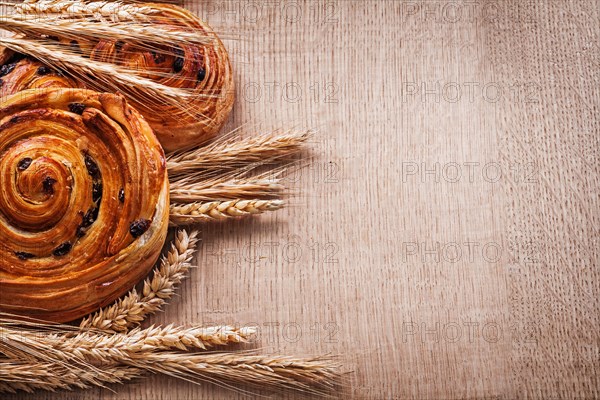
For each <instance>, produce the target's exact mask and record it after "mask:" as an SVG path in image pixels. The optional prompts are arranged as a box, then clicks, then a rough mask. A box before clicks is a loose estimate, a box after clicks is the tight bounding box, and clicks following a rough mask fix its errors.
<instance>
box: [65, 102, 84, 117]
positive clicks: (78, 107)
mask: <svg viewBox="0 0 600 400" xmlns="http://www.w3.org/2000/svg"><path fill="white" fill-rule="evenodd" d="M85 107H86V106H85V104H82V103H71V104H69V111H71V112H72V113H75V114H79V115H81V114H83V110H85Z"/></svg>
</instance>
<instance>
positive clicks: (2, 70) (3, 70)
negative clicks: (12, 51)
mask: <svg viewBox="0 0 600 400" xmlns="http://www.w3.org/2000/svg"><path fill="white" fill-rule="evenodd" d="M16 66H17V63H12V64H5V65H3V66H2V67H0V76H4V75H8V74H10V73H11V72H12V71H13V69H15V67H16Z"/></svg>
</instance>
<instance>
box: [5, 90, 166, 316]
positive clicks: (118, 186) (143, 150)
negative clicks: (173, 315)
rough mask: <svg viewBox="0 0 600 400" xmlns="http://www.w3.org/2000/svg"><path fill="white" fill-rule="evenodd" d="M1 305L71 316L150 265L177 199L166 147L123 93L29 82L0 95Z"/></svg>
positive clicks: (119, 291) (102, 301)
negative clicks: (172, 193)
mask: <svg viewBox="0 0 600 400" xmlns="http://www.w3.org/2000/svg"><path fill="white" fill-rule="evenodd" d="M0 192H1V193H0V310H2V311H6V312H11V313H17V314H23V315H27V316H30V317H36V318H40V319H44V320H50V321H58V322H65V321H70V320H73V319H76V318H79V317H81V316H83V315H85V314H87V313H89V312H91V311H94V310H96V309H97V308H99V307H102V306H105V305H107V304H109V303H111V302H112V301H114V300H115V299H116V298H118V297H119V296H121V295H123V294H124V293H125V292H127V291H128V290H130V289H131V288H132V287H133V286H134V285H135V284H136V283H137V282H138V281H139V280H140V279H141V278H143V277H144V276H145V275H146V274H147V273H148V272H149V270H150V268H151V267H152V265H153V264H154V263H155V261H156V259H157V258H158V256H159V254H160V251H161V248H162V246H163V243H164V240H165V237H166V233H167V227H168V218H169V214H168V210H169V206H168V204H169V183H168V178H167V173H166V166H165V156H164V152H163V149H162V148H161V146H160V144H159V142H158V141H157V139H156V137H155V136H154V134H153V133H152V129H151V128H150V126H149V125H148V124H147V123H146V121H145V120H144V118H142V117H141V116H140V114H139V113H138V112H137V111H136V110H135V109H134V108H132V107H131V106H129V105H128V104H127V102H126V101H125V100H124V99H123V98H122V97H121V96H118V95H114V94H106V93H105V94H101V93H96V92H93V91H89V90H84V89H60V88H59V89H34V90H26V91H23V92H20V93H17V94H15V95H12V96H10V97H8V98H5V99H2V100H1V101H0Z"/></svg>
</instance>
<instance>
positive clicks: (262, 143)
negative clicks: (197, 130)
mask: <svg viewBox="0 0 600 400" xmlns="http://www.w3.org/2000/svg"><path fill="white" fill-rule="evenodd" d="M311 135H312V133H311V132H310V131H296V132H293V131H292V132H286V133H282V134H277V133H271V134H267V135H262V136H258V137H251V138H243V139H242V138H239V137H237V136H235V137H234V135H226V136H225V137H224V138H223V139H219V140H217V141H215V142H214V143H212V144H210V145H208V146H203V147H199V148H198V149H194V150H190V151H186V152H183V153H176V154H174V155H172V156H170V157H169V158H168V159H167V169H168V171H169V177H175V176H180V175H187V174H189V173H192V172H197V171H202V170H211V169H219V170H221V171H224V170H234V169H237V168H239V167H240V166H243V165H245V164H250V163H256V164H260V165H265V164H268V163H271V162H275V161H282V160H285V159H286V158H288V157H290V156H292V155H294V154H297V153H299V152H300V151H301V150H302V148H303V145H304V144H305V143H306V142H307V141H308V139H309V138H310V137H311Z"/></svg>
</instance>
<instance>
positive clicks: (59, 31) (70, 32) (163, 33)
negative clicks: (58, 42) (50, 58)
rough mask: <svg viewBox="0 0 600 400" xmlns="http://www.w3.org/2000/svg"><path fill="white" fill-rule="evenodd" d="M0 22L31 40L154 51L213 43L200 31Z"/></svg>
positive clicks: (8, 18)
mask: <svg viewBox="0 0 600 400" xmlns="http://www.w3.org/2000/svg"><path fill="white" fill-rule="evenodd" d="M0 19H1V20H2V29H5V30H8V31H12V32H16V33H23V34H29V35H32V36H38V35H50V36H53V35H54V36H60V37H65V38H70V39H76V40H77V39H80V38H81V37H91V38H94V39H98V38H106V39H114V40H128V41H130V42H133V43H138V44H142V45H146V44H147V43H151V44H152V48H153V49H156V45H165V46H173V43H180V44H187V45H197V46H201V45H205V44H207V43H210V42H211V41H212V40H214V36H212V37H211V36H209V35H206V34H204V33H203V32H199V31H195V32H188V31H182V30H170V29H161V28H160V26H157V25H155V24H154V25H151V24H143V23H137V22H127V23H123V22H94V21H86V20H75V21H73V20H67V19H62V20H61V19H48V18H43V17H40V16H35V17H26V16H18V15H17V16H15V15H2V16H0Z"/></svg>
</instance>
